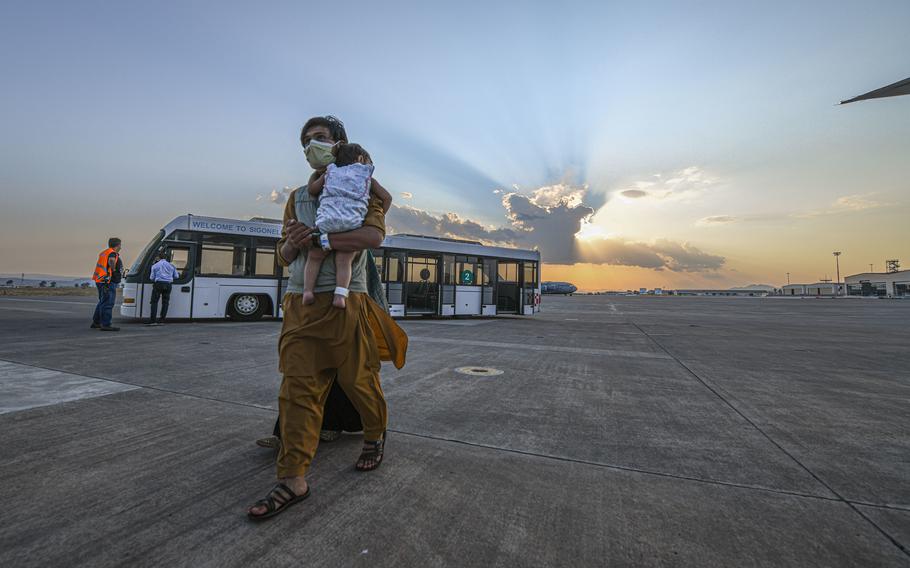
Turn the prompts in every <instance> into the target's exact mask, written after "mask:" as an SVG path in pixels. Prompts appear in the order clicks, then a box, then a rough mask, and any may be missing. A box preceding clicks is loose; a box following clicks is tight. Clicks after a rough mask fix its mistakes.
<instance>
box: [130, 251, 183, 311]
mask: <svg viewBox="0 0 910 568" xmlns="http://www.w3.org/2000/svg"><path fill="white" fill-rule="evenodd" d="M195 249H196V244H195V243H188V242H181V241H165V242H163V243H161V247H160V248H159V249H158V250H164V251H165V252H166V253H167V259H168V261H170V263H171V264H173V265H174V267H175V268H176V269H177V275H178V277H177V279H176V280H174V282H173V284H171V299H170V303H169V306H168V310H167V317H168V318H175V319H179V318H188V317H190V316H191V314H190V306H192V298H193V266H194V265H195ZM151 264H154V262H153V263H151ZM151 264H149V268H148V269H147V270H148V272H147V273H146V274H145V278H143V279H142V282H143V283H142V289H141V290H138V293H137V296H138V297H137V299H136V301H137V303H138V304H139V306H138V309H137V310H136V315H137V317H140V318H147V317H150V316H151V313H152V309H151V302H152V286H153V284H152V278H151ZM158 309H159V310H160V309H161V302H160V301H159V302H158Z"/></svg>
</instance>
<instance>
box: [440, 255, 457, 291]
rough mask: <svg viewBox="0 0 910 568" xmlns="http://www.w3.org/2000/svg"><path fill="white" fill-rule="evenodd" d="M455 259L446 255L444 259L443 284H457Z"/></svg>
mask: <svg viewBox="0 0 910 568" xmlns="http://www.w3.org/2000/svg"><path fill="white" fill-rule="evenodd" d="M455 278H456V277H455V257H454V256H450V255H445V256H443V257H442V283H443V284H455Z"/></svg>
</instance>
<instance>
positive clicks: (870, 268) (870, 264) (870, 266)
mask: <svg viewBox="0 0 910 568" xmlns="http://www.w3.org/2000/svg"><path fill="white" fill-rule="evenodd" d="M869 272H875V271H874V270H872V263H871V262H870V263H869Z"/></svg>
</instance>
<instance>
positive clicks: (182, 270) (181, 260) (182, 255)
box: [168, 246, 190, 281]
mask: <svg viewBox="0 0 910 568" xmlns="http://www.w3.org/2000/svg"><path fill="white" fill-rule="evenodd" d="M168 256H170V261H171V264H173V265H174V268H176V269H177V272H178V273H179V276H178V277H177V279H178V280H180V281H186V280H187V276H189V274H188V270H187V265H188V264H189V261H190V249H189V248H188V247H174V246H171V247H169V248H168Z"/></svg>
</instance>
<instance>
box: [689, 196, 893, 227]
mask: <svg viewBox="0 0 910 568" xmlns="http://www.w3.org/2000/svg"><path fill="white" fill-rule="evenodd" d="M875 195H876V192H871V193H856V194H852V195H842V196H840V197H838V198H837V199H835V200H834V201H833V202H831V204H830V205H828V207H826V208H824V209H810V210H807V211H795V212H792V213H771V214H761V215H742V216H737V217H734V216H732V215H712V216H710V217H702V218H701V219H699V220H698V221H696V222H695V224H696V225H698V226H700V227H711V226H717V225H726V224H730V223H741V222H756V221H759V222H761V221H764V222H781V221H792V220H793V219H816V218H819V217H827V216H829V215H846V214H849V213H857V212H860V211H868V210H870V209H879V208H882V207H887V206H888V205H889V204H888V203H884V202H881V201H877V200H875V199H873V196H875Z"/></svg>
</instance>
